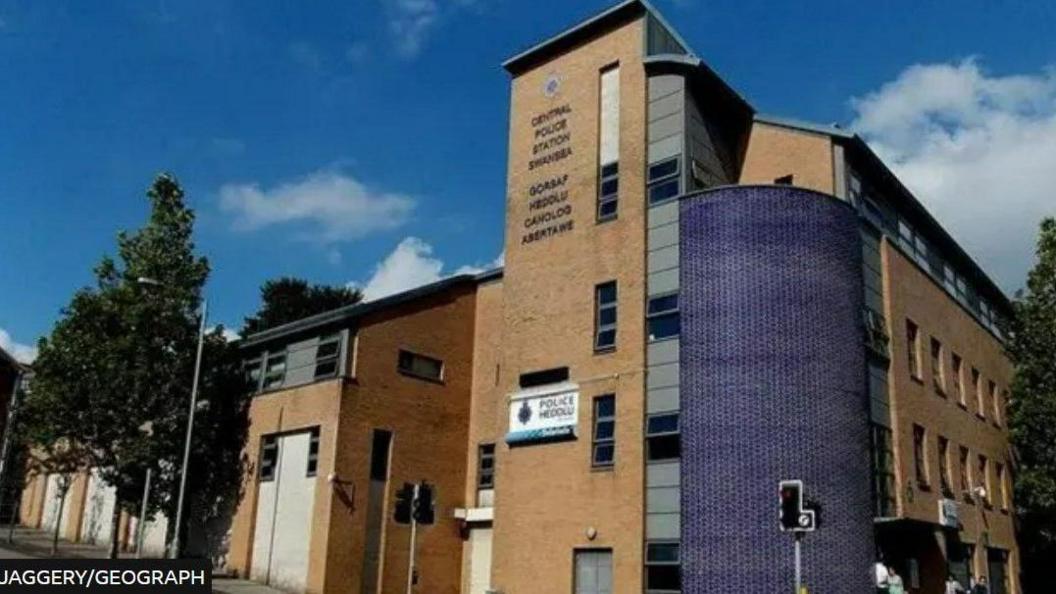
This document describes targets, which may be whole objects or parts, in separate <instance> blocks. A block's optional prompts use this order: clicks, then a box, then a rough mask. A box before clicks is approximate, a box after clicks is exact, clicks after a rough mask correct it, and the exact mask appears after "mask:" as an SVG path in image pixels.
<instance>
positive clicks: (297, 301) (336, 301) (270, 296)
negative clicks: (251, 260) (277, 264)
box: [242, 277, 363, 336]
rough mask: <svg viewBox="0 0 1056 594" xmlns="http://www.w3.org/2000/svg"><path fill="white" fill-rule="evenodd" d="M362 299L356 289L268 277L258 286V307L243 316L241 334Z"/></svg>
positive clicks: (278, 324) (361, 294)
mask: <svg viewBox="0 0 1056 594" xmlns="http://www.w3.org/2000/svg"><path fill="white" fill-rule="evenodd" d="M362 299H363V293H362V292H361V291H360V290H359V289H352V288H348V287H330V286H326V285H309V284H308V281H305V280H302V279H299V278H291V277H282V278H278V279H273V280H269V281H266V282H265V283H264V284H263V285H262V286H261V287H260V301H261V306H260V309H259V310H258V311H257V313H256V314H254V315H253V316H250V317H248V318H246V319H245V324H244V325H243V327H242V336H248V335H250V334H253V333H255V332H260V331H261V330H267V329H268V328H274V327H276V326H281V325H283V324H286V323H288V322H292V321H294V320H299V319H301V318H306V317H308V316H311V315H314V314H318V313H323V312H324V311H330V310H332V309H337V308H339V307H342V306H345V305H353V304H356V303H359V302H360V301H361V300H362Z"/></svg>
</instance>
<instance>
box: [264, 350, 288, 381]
mask: <svg viewBox="0 0 1056 594" xmlns="http://www.w3.org/2000/svg"><path fill="white" fill-rule="evenodd" d="M285 380H286V352H285V351H283V352H280V353H268V363H267V365H266V366H265V368H264V386H263V389H265V390H271V389H274V388H280V387H282V384H283V382H284V381H285Z"/></svg>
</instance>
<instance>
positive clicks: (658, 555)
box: [645, 542, 678, 563]
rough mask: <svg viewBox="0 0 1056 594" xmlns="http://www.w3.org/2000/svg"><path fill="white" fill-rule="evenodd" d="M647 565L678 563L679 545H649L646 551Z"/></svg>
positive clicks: (659, 543) (674, 543) (668, 543)
mask: <svg viewBox="0 0 1056 594" xmlns="http://www.w3.org/2000/svg"><path fill="white" fill-rule="evenodd" d="M645 562H646V563H678V543H677V542H658V543H649V544H648V545H647V546H646V549H645Z"/></svg>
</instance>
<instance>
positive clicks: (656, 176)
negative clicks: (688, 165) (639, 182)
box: [646, 157, 682, 206]
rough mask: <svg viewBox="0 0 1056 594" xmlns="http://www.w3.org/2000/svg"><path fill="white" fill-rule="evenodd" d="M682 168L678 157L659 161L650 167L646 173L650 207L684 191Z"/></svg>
mask: <svg viewBox="0 0 1056 594" xmlns="http://www.w3.org/2000/svg"><path fill="white" fill-rule="evenodd" d="M681 178H682V168H681V167H680V165H679V158H678V157H671V158H670V159H666V160H664V161H658V162H656V163H653V164H652V165H650V166H649V170H648V171H647V172H646V184H647V185H648V190H647V191H648V193H649V205H650V206H652V205H655V204H660V203H661V202H665V201H667V200H670V199H671V198H674V197H675V196H678V194H679V193H680V192H681V191H682V184H681Z"/></svg>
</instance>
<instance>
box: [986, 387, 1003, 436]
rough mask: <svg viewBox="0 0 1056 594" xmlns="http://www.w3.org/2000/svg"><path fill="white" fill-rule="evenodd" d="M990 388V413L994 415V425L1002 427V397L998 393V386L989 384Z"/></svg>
mask: <svg viewBox="0 0 1056 594" xmlns="http://www.w3.org/2000/svg"><path fill="white" fill-rule="evenodd" d="M988 385H989V386H990V412H991V413H993V419H994V424H995V425H998V426H1000V425H1001V403H1000V401H1001V395H1000V394H999V393H998V391H997V384H996V383H994V382H992V381H991V382H989V384H988Z"/></svg>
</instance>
